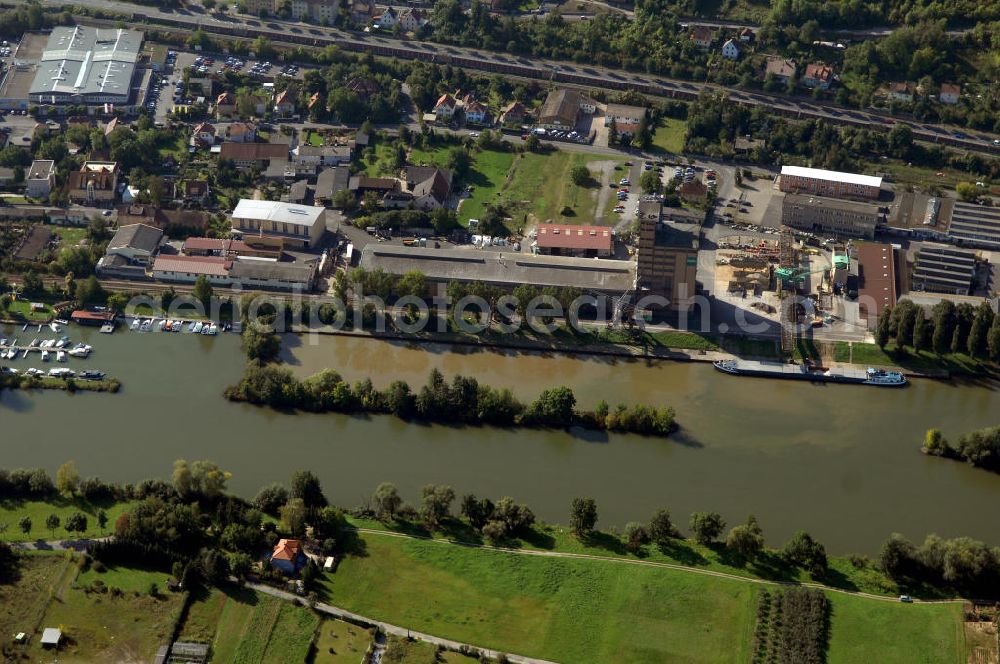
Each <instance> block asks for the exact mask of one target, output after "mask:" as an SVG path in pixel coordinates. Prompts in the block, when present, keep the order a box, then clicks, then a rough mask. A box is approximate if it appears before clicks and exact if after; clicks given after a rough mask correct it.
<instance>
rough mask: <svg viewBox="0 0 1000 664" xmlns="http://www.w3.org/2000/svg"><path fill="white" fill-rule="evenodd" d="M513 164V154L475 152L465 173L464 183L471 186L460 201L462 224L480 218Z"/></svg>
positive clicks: (492, 151) (486, 151)
mask: <svg viewBox="0 0 1000 664" xmlns="http://www.w3.org/2000/svg"><path fill="white" fill-rule="evenodd" d="M513 164H514V154H513V153H511V152H498V151H496V150H485V151H483V152H479V153H477V154H476V161H475V164H474V165H473V167H472V170H471V171H470V172H469V173H468V175H466V177H465V183H466V184H468V185H470V186H471V187H472V194H471V195H470V196H469V198H467V199H465V200H464V201H462V207H461V209H460V210H459V213H458V218H459V221H461V222H462V224H463V225H464V224H467V223H468V222H469V219H481V218H482V217H483V215H484V214H485V212H486V204H487V203H490V202H493V201H494V200H495V199H496V195H497V192H499V191H500V190H501V189H502V187H503V185H504V183H505V182H506V180H507V174H508V173H509V172H510V169H511V167H512V165H513Z"/></svg>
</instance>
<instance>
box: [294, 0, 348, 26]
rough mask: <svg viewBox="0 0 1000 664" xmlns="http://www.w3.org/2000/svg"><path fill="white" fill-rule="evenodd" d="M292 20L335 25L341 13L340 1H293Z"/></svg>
mask: <svg viewBox="0 0 1000 664" xmlns="http://www.w3.org/2000/svg"><path fill="white" fill-rule="evenodd" d="M289 9H290V10H291V15H292V19H293V20H296V21H309V22H312V23H321V24H323V25H333V24H334V23H336V21H337V13H338V12H339V11H340V0H291V3H290V7H289Z"/></svg>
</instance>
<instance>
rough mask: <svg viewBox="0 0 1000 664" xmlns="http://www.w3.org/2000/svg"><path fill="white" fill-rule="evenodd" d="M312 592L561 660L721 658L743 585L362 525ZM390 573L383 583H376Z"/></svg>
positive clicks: (748, 614)
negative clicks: (359, 541) (356, 553)
mask: <svg viewBox="0 0 1000 664" xmlns="http://www.w3.org/2000/svg"><path fill="white" fill-rule="evenodd" d="M364 543H365V548H366V555H364V556H363V557H352V558H349V559H347V560H345V561H344V562H343V563H342V564H341V565H340V568H339V569H338V571H337V573H336V575H335V576H333V575H331V576H327V577H326V578H325V579H324V582H323V585H322V591H321V594H322V595H323V596H324V599H328V600H329V601H331V603H334V604H337V605H340V606H344V607H345V608H349V609H351V610H355V611H358V612H359V613H362V614H364V615H369V616H372V617H375V618H381V619H384V620H387V621H390V622H395V623H396V624H402V625H407V626H408V627H412V628H413V629H416V630H421V631H425V632H428V633H431V634H435V635H438V636H443V637H449V638H454V639H456V640H460V641H464V642H469V643H473V644H475V645H479V646H485V647H490V648H496V649H499V650H508V651H514V652H517V653H518V654H524V655H531V656H537V657H542V658H546V659H552V660H555V661H572V662H580V663H585V662H623V661H627V662H631V663H638V662H663V661H684V662H731V661H733V660H734V659H735V660H739V661H742V660H744V659H745V658H746V656H747V655H748V654H749V645H750V631H751V627H752V625H751V622H752V617H753V612H754V607H755V600H756V592H757V589H756V587H755V586H753V585H752V584H749V583H745V582H740V581H733V580H725V579H717V578H711V577H707V576H702V575H697V574H689V573H684V572H676V571H672V570H666V569H659V568H652V567H639V566H630V565H613V564H607V563H604V562H601V561H590V560H566V559H555V558H545V557H535V556H522V555H516V554H512V553H506V552H499V551H490V550H474V549H468V548H465V547H459V546H452V545H442V544H437V543H433V542H424V541H419V540H409V539H399V538H390V537H381V536H366V537H365V539H364ZM386 579H391V580H392V582H391V583H386Z"/></svg>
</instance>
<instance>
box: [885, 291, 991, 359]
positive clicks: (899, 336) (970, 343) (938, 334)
mask: <svg viewBox="0 0 1000 664" xmlns="http://www.w3.org/2000/svg"><path fill="white" fill-rule="evenodd" d="M875 341H876V343H878V345H879V347H880V348H885V347H886V346H887V345H888V344H889V342H890V341H893V342H894V344H895V346H896V348H897V349H902V348H905V347H907V346H909V347H910V348H912V349H913V350H914V351H916V352H920V351H933V352H935V353H937V354H939V355H944V354H947V353H967V354H969V355H970V356H972V357H975V358H978V359H990V360H992V361H994V362H997V361H1000V317H997V316H996V315H994V313H993V309H992V308H990V305H989V303H988V302H983V303H981V304H980V305H979V306H978V307H973V306H972V305H971V304H968V303H965V302H963V303H961V304H958V305H956V304H955V303H953V302H951V301H950V300H942V301H941V302H939V303H938V304H936V305H934V306H933V307H932V308H931V310H930V316H929V317H928V315H927V311H926V309H925V308H924V307H921V306H918V305H916V304H914V303H913V302H912V301H910V300H900V301H899V302H898V303H897V304H896V306H895V307H886V308H885V309H883V310H882V312H881V313H880V314H879V318H878V323H877V325H876V328H875Z"/></svg>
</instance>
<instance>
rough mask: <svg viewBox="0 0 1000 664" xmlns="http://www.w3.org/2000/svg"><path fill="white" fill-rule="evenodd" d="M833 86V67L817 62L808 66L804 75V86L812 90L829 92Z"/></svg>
mask: <svg viewBox="0 0 1000 664" xmlns="http://www.w3.org/2000/svg"><path fill="white" fill-rule="evenodd" d="M832 84H833V67H831V66H830V65H824V64H821V63H815V62H814V63H810V64H808V65H806V71H805V74H803V75H802V85H804V86H806V87H807V88H811V89H818V90H829V89H830V85H832Z"/></svg>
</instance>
